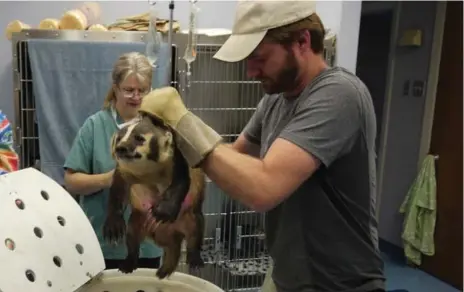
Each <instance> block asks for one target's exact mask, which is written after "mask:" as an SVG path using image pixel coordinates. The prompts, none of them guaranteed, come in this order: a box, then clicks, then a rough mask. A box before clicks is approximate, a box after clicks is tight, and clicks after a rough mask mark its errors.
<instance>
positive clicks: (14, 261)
mask: <svg viewBox="0 0 464 292" xmlns="http://www.w3.org/2000/svg"><path fill="white" fill-rule="evenodd" d="M0 222H1V224H0V240H1V241H2V244H1V245H0V291H1V292H19V291H25V292H28V291H31V292H32V291H33V292H42V291H44V292H45V291H47V292H55V291H65V292H71V291H76V290H77V289H79V288H80V287H81V286H82V285H84V284H85V283H87V282H88V281H89V280H91V279H92V278H93V277H95V276H97V275H98V274H99V273H100V272H101V271H103V270H104V269H105V263H104V260H103V254H102V251H101V248H100V245H99V243H98V240H97V236H96V234H95V232H94V230H93V228H92V226H91V225H90V222H89V220H88V219H87V217H86V216H85V214H84V212H83V211H82V209H81V207H80V206H79V204H78V203H77V202H76V201H75V200H74V199H73V198H72V197H71V196H70V195H69V193H68V192H66V191H65V190H64V189H63V188H62V187H61V186H60V185H59V184H58V183H56V182H55V181H54V180H52V179H51V178H49V177H48V176H46V175H44V174H43V173H41V172H40V171H38V170H36V169H34V168H27V169H23V170H19V171H16V172H12V173H9V174H5V175H2V176H0Z"/></svg>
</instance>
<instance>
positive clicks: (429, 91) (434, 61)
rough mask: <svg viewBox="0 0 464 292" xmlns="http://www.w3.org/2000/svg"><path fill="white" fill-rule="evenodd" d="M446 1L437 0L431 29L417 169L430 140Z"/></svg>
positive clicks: (443, 32)
mask: <svg viewBox="0 0 464 292" xmlns="http://www.w3.org/2000/svg"><path fill="white" fill-rule="evenodd" d="M446 3H447V2H446V1H439V2H437V9H436V14H435V26H434V31H433V41H432V52H431V57H430V61H429V74H428V78H427V85H426V95H425V105H424V115H423V118H422V131H421V141H420V146H419V159H418V161H417V170H419V169H420V167H421V166H422V162H423V160H424V158H425V157H426V156H427V155H428V154H429V151H430V143H431V140H432V128H433V117H434V114H435V99H436V96H437V87H438V79H439V77H440V76H439V75H440V61H441V50H442V45H443V35H444V34H445V21H446V7H447V6H446V5H447V4H446Z"/></svg>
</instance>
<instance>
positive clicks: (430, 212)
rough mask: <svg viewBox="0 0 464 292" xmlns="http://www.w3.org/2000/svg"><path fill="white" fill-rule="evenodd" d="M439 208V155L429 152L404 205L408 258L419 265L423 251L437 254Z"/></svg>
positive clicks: (404, 241)
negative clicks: (434, 236)
mask: <svg viewBox="0 0 464 292" xmlns="http://www.w3.org/2000/svg"><path fill="white" fill-rule="evenodd" d="M436 210H437V184H436V180H435V157H434V156H433V155H427V156H426V157H425V159H424V162H423V163H422V167H421V170H420V173H419V175H418V176H417V178H416V179H415V181H414V183H413V184H412V186H411V188H410V189H409V191H408V194H407V195H406V198H405V199H404V201H403V203H402V204H401V207H400V213H403V214H405V215H404V223H403V234H402V238H403V243H404V254H405V256H406V258H407V259H408V260H409V261H411V262H412V263H414V264H415V265H417V266H419V265H420V264H421V254H424V255H427V256H432V255H434V254H435V245H434V240H433V235H434V231H435V221H436Z"/></svg>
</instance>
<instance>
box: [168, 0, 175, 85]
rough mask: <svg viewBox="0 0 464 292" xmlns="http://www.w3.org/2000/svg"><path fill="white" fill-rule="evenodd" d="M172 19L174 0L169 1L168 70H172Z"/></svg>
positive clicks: (169, 78)
mask: <svg viewBox="0 0 464 292" xmlns="http://www.w3.org/2000/svg"><path fill="white" fill-rule="evenodd" d="M173 21H174V1H171V2H169V32H168V45H169V72H171V71H172V34H173V25H172V22H173ZM170 80H171V76H169V75H168V80H167V81H168V82H167V83H168V84H169V83H170Z"/></svg>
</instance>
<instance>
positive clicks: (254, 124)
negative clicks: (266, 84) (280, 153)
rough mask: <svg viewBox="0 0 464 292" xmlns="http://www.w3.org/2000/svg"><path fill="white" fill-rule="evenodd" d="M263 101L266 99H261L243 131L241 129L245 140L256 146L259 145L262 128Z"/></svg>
mask: <svg viewBox="0 0 464 292" xmlns="http://www.w3.org/2000/svg"><path fill="white" fill-rule="evenodd" d="M265 99H266V97H263V98H261V100H260V101H259V103H258V105H257V106H256V111H255V112H254V113H253V115H252V116H251V119H250V120H249V121H248V123H247V125H246V126H245V129H243V134H244V135H245V137H246V138H247V140H248V141H250V142H251V143H254V144H257V145H260V144H261V131H262V127H263V118H264V111H265V107H264V100H265Z"/></svg>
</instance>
